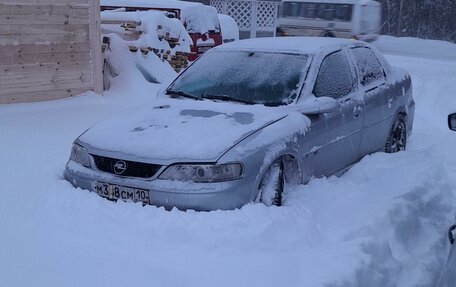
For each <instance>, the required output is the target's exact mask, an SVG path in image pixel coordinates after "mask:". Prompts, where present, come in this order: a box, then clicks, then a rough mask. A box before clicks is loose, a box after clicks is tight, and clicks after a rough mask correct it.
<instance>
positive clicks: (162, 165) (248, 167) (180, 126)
mask: <svg viewBox="0 0 456 287" xmlns="http://www.w3.org/2000/svg"><path fill="white" fill-rule="evenodd" d="M414 110H415V103H414V101H413V98H412V85H411V80H410V76H409V75H408V74H407V72H405V71H403V70H401V69H399V68H395V67H392V66H390V65H389V64H388V63H387V61H386V60H385V59H384V58H383V56H382V55H381V54H380V53H379V52H378V51H377V50H376V49H375V48H374V47H373V46H372V45H370V44H367V43H363V42H359V41H352V40H341V39H330V38H321V39H320V38H305V37H303V38H300V37H293V38H261V39H252V40H243V41H237V42H233V43H230V44H226V45H222V46H219V47H217V48H214V49H212V50H211V51H209V52H207V53H206V54H204V55H203V56H202V57H201V58H199V59H198V60H197V61H196V62H194V63H193V64H192V65H191V66H190V67H189V68H187V69H186V70H185V71H184V72H183V73H181V74H180V75H179V76H178V77H177V78H176V80H175V81H174V82H173V83H172V84H171V85H170V86H169V87H168V88H167V89H166V91H164V92H163V94H162V95H160V96H159V97H158V98H157V100H155V101H154V102H153V103H151V104H150V105H148V106H143V107H141V108H139V109H136V110H132V111H129V112H126V113H125V114H123V115H122V116H121V117H118V118H114V119H110V120H107V121H105V122H102V123H100V124H97V125H95V126H94V127H92V128H90V129H89V130H87V131H86V132H85V133H84V134H82V135H81V136H80V137H79V138H78V139H77V140H76V141H75V142H74V144H73V148H72V151H71V156H70V160H69V161H68V164H67V166H66V170H65V178H66V179H67V180H68V181H69V182H70V183H72V184H73V185H74V186H76V187H80V188H83V189H87V190H90V191H92V192H96V193H98V194H99V195H100V196H102V197H105V198H108V199H111V200H119V199H120V200H124V201H134V202H138V201H139V202H143V203H144V204H153V205H157V206H164V207H165V208H173V207H177V208H179V209H184V210H185V209H195V210H215V209H235V208H239V207H241V206H243V205H244V204H246V203H249V202H262V203H264V204H266V205H281V204H282V200H283V197H282V195H283V193H284V190H285V189H286V188H285V187H286V185H287V184H288V183H306V182H307V181H308V180H309V179H310V178H311V177H313V176H315V177H323V176H328V175H331V174H337V173H340V172H343V171H344V170H346V169H347V168H348V167H349V166H351V165H352V164H354V163H356V162H357V161H359V160H360V159H361V158H362V157H363V156H364V155H366V154H369V153H373V152H377V151H385V152H397V151H401V150H405V148H406V144H407V138H408V136H409V135H410V133H411V131H412V125H413V116H414Z"/></svg>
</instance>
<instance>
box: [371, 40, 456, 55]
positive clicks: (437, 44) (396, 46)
mask: <svg viewBox="0 0 456 287" xmlns="http://www.w3.org/2000/svg"><path fill="white" fill-rule="evenodd" d="M372 44H374V45H375V46H377V48H378V49H379V50H380V51H382V52H383V53H387V54H392V55H414V56H419V57H424V58H426V57H431V58H444V59H451V60H452V61H454V60H456V44H454V43H451V42H445V41H437V40H423V39H417V38H409V37H401V38H397V37H392V36H385V35H382V36H380V37H379V38H378V39H377V40H376V41H375V42H373V43H372Z"/></svg>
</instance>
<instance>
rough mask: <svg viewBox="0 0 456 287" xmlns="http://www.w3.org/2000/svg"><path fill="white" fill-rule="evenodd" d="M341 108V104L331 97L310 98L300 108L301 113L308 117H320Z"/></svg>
mask: <svg viewBox="0 0 456 287" xmlns="http://www.w3.org/2000/svg"><path fill="white" fill-rule="evenodd" d="M339 108H340V103H339V101H337V100H336V99H334V98H330V97H318V98H314V97H309V99H306V100H304V101H303V102H302V103H301V105H300V108H299V111H300V112H301V113H303V114H307V115H318V114H323V113H332V112H335V111H337V110H338V109H339Z"/></svg>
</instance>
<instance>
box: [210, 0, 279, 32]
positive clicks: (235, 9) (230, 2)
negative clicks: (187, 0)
mask: <svg viewBox="0 0 456 287" xmlns="http://www.w3.org/2000/svg"><path fill="white" fill-rule="evenodd" d="M278 5H279V2H273V1H257V0H211V6H212V7H215V8H216V9H217V11H218V12H219V13H222V14H227V15H229V16H231V17H233V18H234V20H235V21H236V23H237V24H238V26H239V31H244V32H245V31H250V38H255V37H256V31H264V32H272V33H273V34H274V35H275V29H276V20H277V9H278Z"/></svg>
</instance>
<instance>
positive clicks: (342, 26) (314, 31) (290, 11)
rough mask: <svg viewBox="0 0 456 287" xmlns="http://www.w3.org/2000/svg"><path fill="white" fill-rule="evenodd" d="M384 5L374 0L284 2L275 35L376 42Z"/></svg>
mask: <svg viewBox="0 0 456 287" xmlns="http://www.w3.org/2000/svg"><path fill="white" fill-rule="evenodd" d="M381 18H382V11H381V4H380V3H379V2H377V1H372V0H282V2H281V4H280V9H279V16H278V19H277V30H276V36H320V37H338V38H353V39H358V40H363V41H373V40H375V39H377V37H378V35H379V33H380V27H381Z"/></svg>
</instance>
